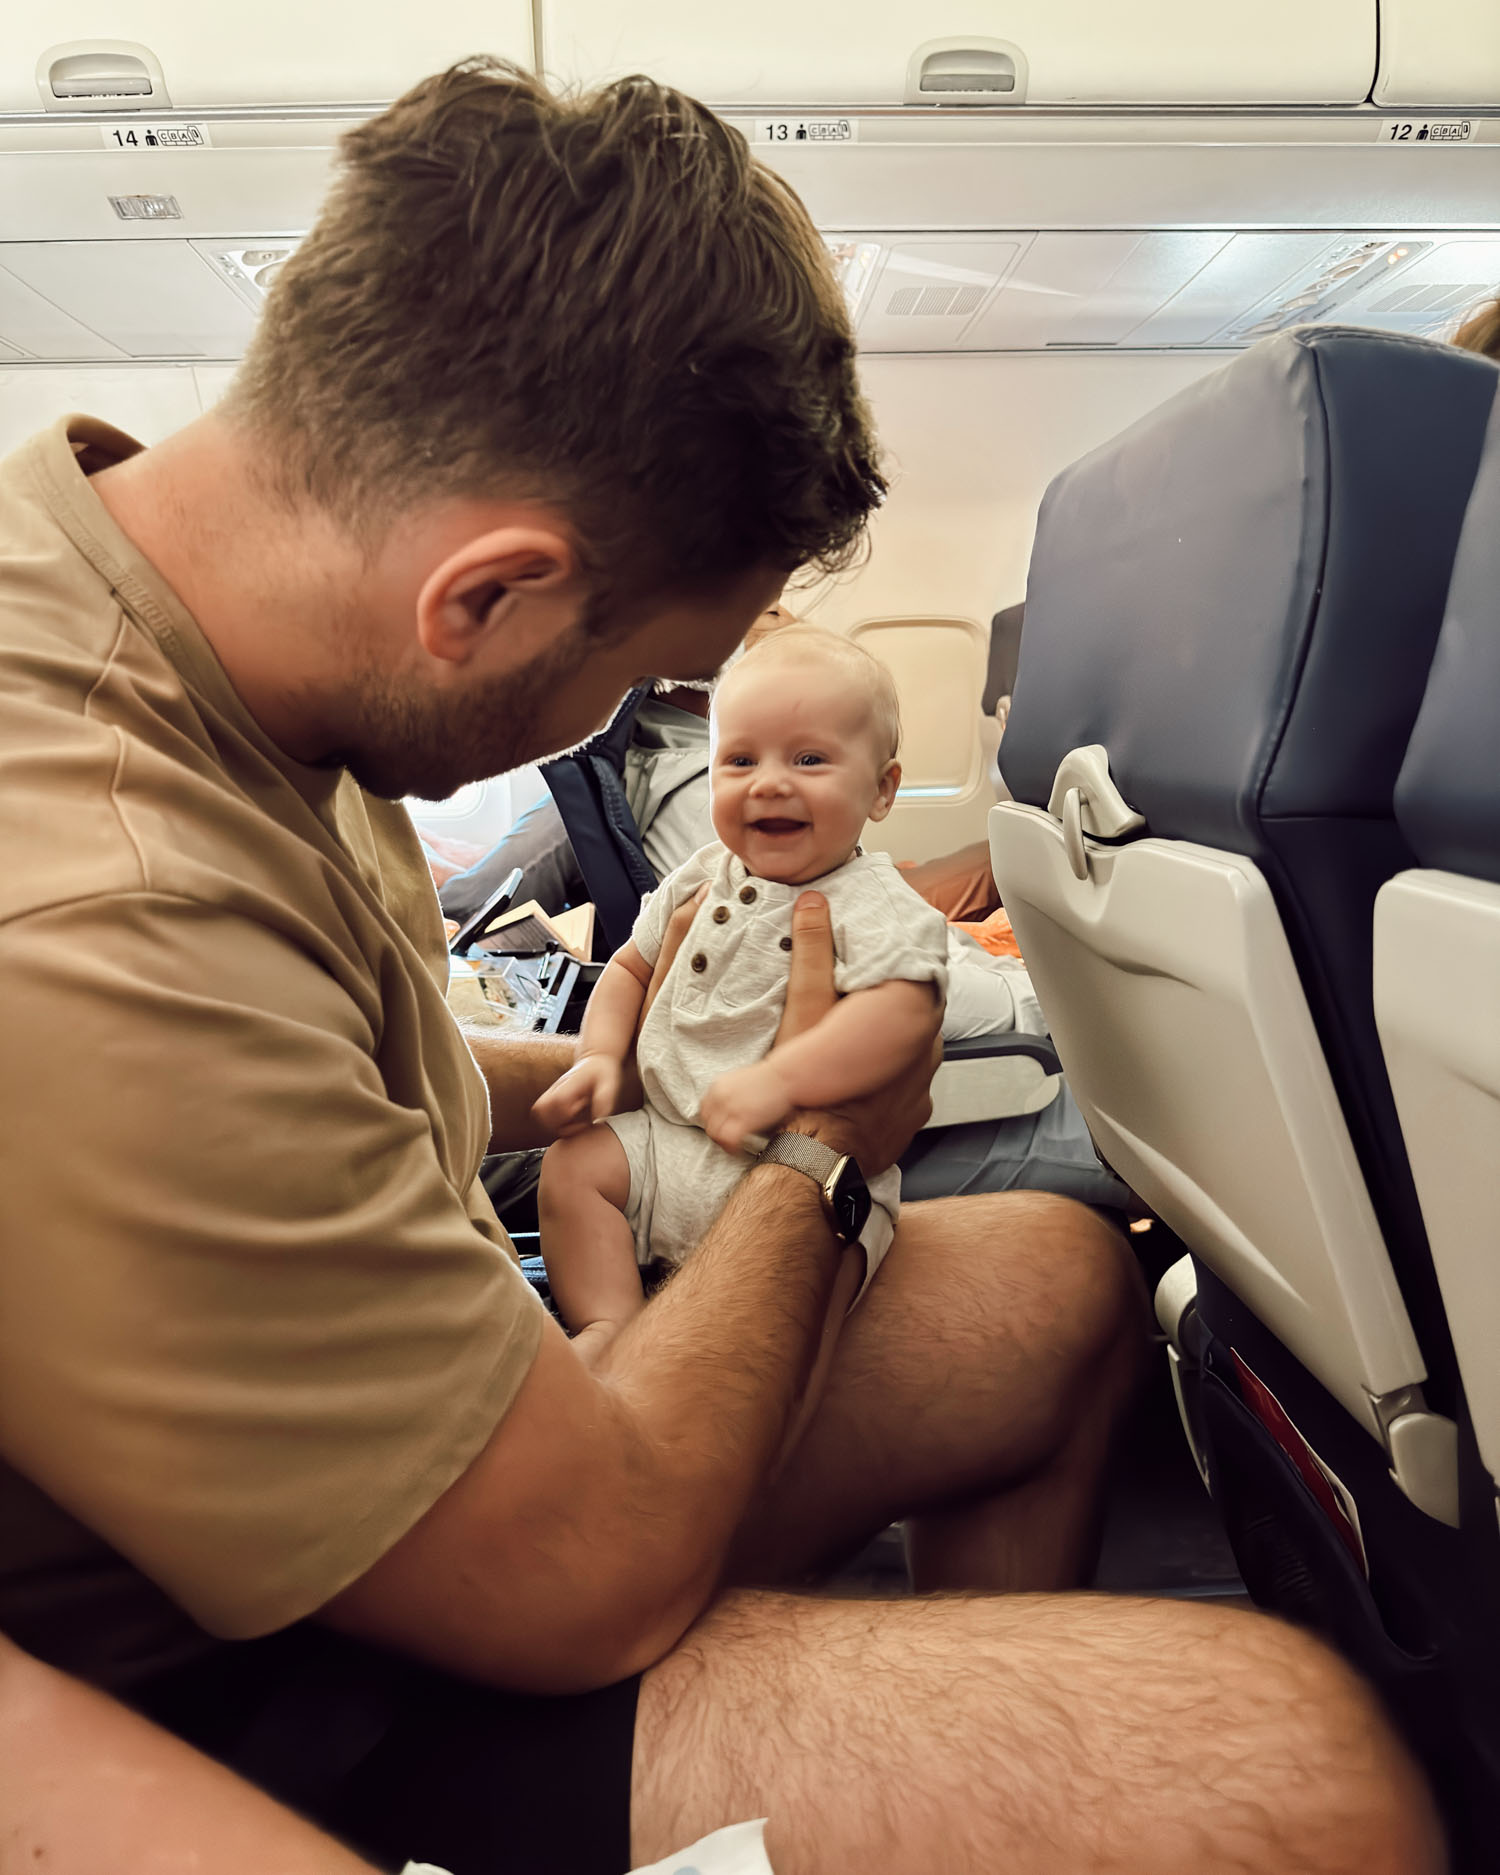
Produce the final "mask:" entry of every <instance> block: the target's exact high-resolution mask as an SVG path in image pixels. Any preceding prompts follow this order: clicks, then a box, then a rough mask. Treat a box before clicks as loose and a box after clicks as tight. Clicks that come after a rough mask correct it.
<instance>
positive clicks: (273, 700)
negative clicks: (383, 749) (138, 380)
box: [91, 414, 359, 762]
mask: <svg viewBox="0 0 1500 1875" xmlns="http://www.w3.org/2000/svg"><path fill="white" fill-rule="evenodd" d="M91 486H92V487H93V489H94V491H95V492H96V494H97V495H98V497H99V499H100V500H101V501H102V502H103V504H104V506H105V508H106V509H107V510H108V512H109V514H110V516H111V518H112V519H113V520H114V521H115V523H116V524H117V525H118V526H119V527H120V528H121V529H122V530H123V531H124V533H125V534H126V535H127V536H128V537H129V539H130V540H131V541H132V542H133V543H134V545H135V546H137V547H138V548H139V549H140V551H141V552H142V553H143V554H144V555H145V556H146V558H147V559H148V560H149V561H150V562H151V563H152V565H153V566H154V567H155V568H156V570H157V571H158V572H159V573H160V574H161V575H162V577H163V578H164V579H165V580H166V581H167V583H168V584H169V585H170V586H171V587H172V589H173V591H174V592H175V593H176V594H177V596H178V597H179V598H180V599H181V600H182V602H183V604H184V605H185V606H186V607H187V609H188V610H189V611H190V612H191V613H192V615H193V617H194V619H195V620H196V622H197V624H198V627H199V629H200V630H201V632H202V633H203V636H204V637H205V638H206V639H207V640H208V643H209V645H210V646H211V647H212V649H213V651H214V653H215V655H216V656H217V657H218V659H219V662H220V663H221V664H222V665H223V667H224V670H225V672H226V674H227V676H228V678H229V681H230V683H231V684H232V685H233V686H234V688H235V690H236V691H237V692H238V693H239V696H240V700H241V701H242V702H243V703H244V705H245V707H246V708H247V709H248V710H249V712H250V714H251V715H252V716H253V717H254V718H255V719H256V721H257V722H258V723H259V724H260V726H261V728H262V729H263V730H264V731H265V732H266V734H267V735H268V736H269V737H270V738H271V740H272V741H273V742H275V743H276V744H277V745H278V746H279V747H280V748H281V749H282V750H284V751H285V753H286V754H288V755H290V756H291V757H292V758H293V759H294V760H298V761H303V762H316V761H318V760H319V759H321V758H322V756H323V755H324V754H325V753H326V752H327V750H328V748H329V747H330V746H331V744H332V742H333V740H334V732H333V729H332V726H331V718H330V714H329V711H328V708H327V707H326V706H325V703H324V700H323V699H324V696H325V695H327V696H328V697H329V698H330V699H331V697H332V695H333V694H334V693H333V689H332V685H331V682H330V681H329V680H328V679H327V678H326V677H325V672H326V671H327V670H328V669H329V668H330V667H331V666H332V664H333V658H332V656H331V651H332V646H331V643H330V639H331V636H332V630H333V626H334V623H335V620H336V619H337V617H338V616H339V614H340V610H341V608H346V607H347V606H348V605H349V603H350V599H351V594H352V589H353V585H354V582H355V580H356V579H357V577H358V571H359V560H358V554H357V551H356V550H355V549H354V548H353V546H352V544H351V543H349V542H348V541H347V540H346V539H344V538H343V537H342V536H340V535H339V534H338V533H337V532H336V530H335V529H334V527H333V525H332V523H331V522H330V521H327V520H325V519H324V518H323V517H322V516H320V515H318V514H317V513H316V512H315V511H314V512H311V513H306V512H303V513H295V514H294V513H292V512H290V511H289V510H288V509H287V507H286V506H285V505H283V504H281V503H279V502H277V501H276V500H275V498H274V497H273V496H272V494H271V493H270V491H269V490H267V489H266V488H265V487H264V486H263V485H262V484H261V482H260V480H259V478H258V477H257V476H256V475H255V473H254V468H253V456H252V454H251V447H250V445H249V443H248V442H247V440H246V439H245V437H244V436H243V435H242V434H241V433H240V432H239V431H238V430H236V429H234V428H233V427H231V426H230V424H229V423H227V422H226V421H224V420H223V419H221V418H219V417H217V416H215V415H212V414H211V415H209V416H205V417H200V418H199V419H198V421H197V422H196V423H192V424H189V426H188V427H187V428H186V429H185V430H180V431H178V432H177V434H176V435H174V436H171V437H169V438H168V439H167V440H166V441H165V442H164V443H160V444H158V445H157V446H155V447H154V448H152V449H148V450H145V451H143V452H142V453H141V454H140V455H137V456H131V457H129V458H128V459H127V460H126V461H124V462H121V463H118V464H116V465H114V466H113V467H111V468H108V469H104V470H101V471H100V472H99V473H98V474H97V475H95V476H93V477H92V478H91Z"/></svg>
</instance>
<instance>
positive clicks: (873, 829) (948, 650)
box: [847, 618, 998, 860]
mask: <svg viewBox="0 0 1500 1875" xmlns="http://www.w3.org/2000/svg"><path fill="white" fill-rule="evenodd" d="M847 635H848V636H849V637H850V638H852V639H853V640H854V642H855V643H856V644H857V645H859V646H861V647H862V648H863V649H864V650H866V651H868V652H870V653H871V655H872V656H874V657H877V658H879V659H880V661H881V663H882V664H884V665H885V667H886V668H887V670H889V671H890V672H891V674H892V676H893V677H894V678H895V680H896V692H897V695H898V696H899V697H900V700H901V791H900V793H899V794H898V795H897V797H896V804H895V806H894V807H893V808H892V809H891V811H890V813H889V814H888V815H887V816H886V818H885V819H884V820H882V821H872V822H871V823H870V825H869V826H868V827H866V829H865V831H864V834H863V835H862V836H861V838H862V842H863V844H864V845H865V846H867V847H870V848H872V849H873V850H874V851H876V852H880V853H889V854H890V855H891V856H892V858H893V859H898V860H900V859H915V860H922V859H936V858H937V857H938V856H939V855H940V854H943V853H950V852H952V851H953V850H954V849H955V848H957V847H960V846H965V845H967V844H968V843H969V842H971V841H974V840H982V839H983V838H984V837H985V826H986V817H987V816H988V813H989V810H990V808H991V807H992V806H993V804H994V800H995V790H994V786H993V784H992V783H991V781H990V778H989V776H990V763H991V762H992V761H993V759H994V754H995V746H996V743H997V741H998V731H997V732H996V733H995V734H993V735H991V736H990V738H989V739H988V740H986V736H985V729H984V722H983V707H984V693H985V684H986V681H987V678H988V671H989V647H990V640H989V633H988V631H987V630H986V628H985V627H984V626H983V625H981V624H980V623H979V622H978V621H977V620H976V619H969V618H873V619H864V620H862V621H861V622H860V623H859V624H857V625H851V626H850V627H849V629H848V634H847Z"/></svg>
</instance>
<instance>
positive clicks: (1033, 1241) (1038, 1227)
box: [1005, 1191, 1150, 1380]
mask: <svg viewBox="0 0 1500 1875" xmlns="http://www.w3.org/2000/svg"><path fill="white" fill-rule="evenodd" d="M1005 1196H1006V1198H1007V1199H1008V1200H1010V1201H1011V1203H1012V1205H1013V1207H1014V1209H1013V1212H1012V1215H1011V1217H1010V1219H1009V1220H1008V1222H1009V1226H1010V1229H1011V1231H1012V1232H1019V1233H1020V1234H1021V1235H1022V1236H1023V1239H1024V1241H1025V1242H1026V1244H1027V1247H1028V1250H1029V1258H1028V1265H1029V1269H1030V1271H1031V1278H1032V1281H1033V1283H1034V1284H1035V1285H1036V1286H1037V1288H1038V1289H1039V1290H1040V1292H1041V1293H1040V1294H1039V1295H1038V1297H1037V1310H1038V1314H1039V1315H1040V1316H1042V1317H1045V1318H1047V1320H1048V1322H1049V1325H1050V1332H1051V1334H1052V1336H1053V1338H1054V1341H1055V1343H1056V1346H1057V1351H1058V1353H1059V1355H1060V1357H1062V1358H1064V1359H1066V1360H1068V1361H1069V1363H1070V1364H1071V1365H1073V1366H1075V1367H1076V1368H1077V1369H1078V1370H1079V1371H1080V1372H1082V1373H1091V1372H1096V1371H1097V1370H1098V1368H1099V1367H1100V1365H1101V1364H1106V1365H1108V1366H1109V1367H1110V1369H1111V1370H1112V1371H1113V1370H1118V1371H1119V1373H1120V1375H1121V1376H1122V1377H1123V1378H1125V1379H1127V1380H1130V1379H1133V1378H1134V1376H1135V1375H1136V1373H1137V1372H1138V1371H1139V1369H1140V1366H1141V1364H1142V1363H1143V1361H1144V1359H1145V1356H1146V1352H1147V1348H1148V1345H1149V1332H1148V1331H1149V1326H1150V1322H1149V1303H1148V1298H1147V1295H1146V1287H1145V1283H1144V1280H1143V1278H1142V1276H1141V1271H1140V1266H1139V1264H1138V1263H1137V1262H1136V1259H1135V1256H1134V1253H1133V1252H1132V1250H1131V1248H1130V1243H1129V1239H1128V1238H1127V1237H1126V1236H1125V1233H1124V1232H1123V1231H1121V1230H1119V1229H1117V1228H1116V1227H1115V1226H1114V1225H1113V1224H1112V1223H1110V1222H1109V1221H1108V1220H1107V1219H1106V1218H1105V1217H1103V1216H1102V1215H1101V1214H1100V1213H1099V1212H1098V1211H1095V1210H1093V1209H1091V1208H1090V1207H1089V1206H1088V1205H1085V1204H1080V1203H1078V1202H1077V1201H1076V1200H1075V1199H1072V1198H1063V1197H1059V1196H1057V1195H1056V1194H1054V1193H1052V1192H1042V1191H1033V1192H1015V1193H1007V1194H1005Z"/></svg>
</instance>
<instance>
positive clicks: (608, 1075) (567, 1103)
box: [531, 1055, 620, 1139]
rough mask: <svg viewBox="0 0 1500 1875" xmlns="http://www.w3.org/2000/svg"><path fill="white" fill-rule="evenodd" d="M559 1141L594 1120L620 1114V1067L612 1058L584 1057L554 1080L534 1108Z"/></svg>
mask: <svg viewBox="0 0 1500 1875" xmlns="http://www.w3.org/2000/svg"><path fill="white" fill-rule="evenodd" d="M531 1111H532V1112H533V1113H534V1114H535V1115H536V1117H537V1119H539V1120H540V1121H541V1123H542V1125H543V1126H545V1127H547V1128H549V1129H550V1130H551V1131H552V1132H554V1133H555V1134H556V1135H557V1137H558V1138H559V1139H568V1138H570V1137H571V1135H572V1134H574V1133H582V1132H584V1131H586V1130H587V1128H588V1127H589V1126H590V1125H592V1123H593V1122H594V1121H595V1120H602V1119H605V1118H606V1117H607V1116H608V1115H609V1114H611V1113H618V1112H619V1111H620V1064H619V1062H618V1061H616V1060H615V1059H614V1058H613V1057H612V1056H610V1055H585V1056H584V1058H583V1059H582V1061H577V1062H575V1063H574V1064H573V1066H572V1067H571V1068H569V1069H568V1071H567V1073H566V1074H564V1075H562V1076H561V1077H560V1078H559V1079H558V1080H555V1081H554V1082H553V1083H552V1085H551V1086H550V1087H549V1088H548V1089H547V1091H546V1093H545V1094H543V1095H542V1097H541V1099H540V1100H538V1101H537V1102H536V1103H535V1104H534V1105H533V1107H532V1109H531Z"/></svg>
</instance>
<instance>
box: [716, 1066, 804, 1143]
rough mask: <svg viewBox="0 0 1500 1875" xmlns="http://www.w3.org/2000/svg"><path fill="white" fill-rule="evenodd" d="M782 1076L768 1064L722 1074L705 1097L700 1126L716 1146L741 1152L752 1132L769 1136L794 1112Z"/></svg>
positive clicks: (735, 1069) (733, 1069)
mask: <svg viewBox="0 0 1500 1875" xmlns="http://www.w3.org/2000/svg"><path fill="white" fill-rule="evenodd" d="M791 1108H792V1103H791V1102H790V1101H789V1100H788V1099H787V1096H786V1089H785V1088H784V1087H783V1086H782V1083H781V1076H780V1075H779V1074H778V1073H777V1071H776V1070H775V1068H773V1067H772V1066H771V1064H770V1063H769V1062H767V1061H757V1062H756V1063H755V1065H754V1066H753V1067H749V1068H732V1069H731V1070H730V1071H729V1073H728V1074H721V1075H720V1076H719V1078H718V1080H716V1081H715V1082H714V1084H713V1086H712V1087H710V1088H709V1090H708V1092H707V1093H706V1094H705V1095H704V1096H703V1106H702V1108H701V1109H700V1111H699V1114H698V1124H699V1125H700V1126H701V1127H702V1128H703V1130H704V1132H705V1133H707V1134H708V1136H709V1138H710V1139H711V1140H712V1141H713V1142H714V1144H715V1145H716V1146H722V1147H723V1148H724V1150H725V1151H726V1152H740V1151H742V1150H743V1148H744V1144H745V1141H746V1140H747V1139H748V1138H749V1137H750V1135H751V1134H752V1133H769V1132H771V1131H772V1130H773V1129H774V1128H775V1126H776V1124H777V1122H778V1121H780V1120H784V1119H785V1118H786V1116H787V1115H788V1113H790V1112H791Z"/></svg>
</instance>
